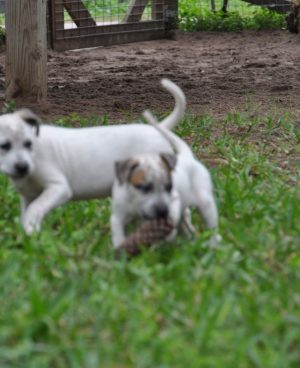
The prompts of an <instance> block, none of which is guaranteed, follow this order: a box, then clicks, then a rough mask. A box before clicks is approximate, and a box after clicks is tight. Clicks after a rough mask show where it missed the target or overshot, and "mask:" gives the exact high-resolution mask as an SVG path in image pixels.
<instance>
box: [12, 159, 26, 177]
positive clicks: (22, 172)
mask: <svg viewBox="0 0 300 368" xmlns="http://www.w3.org/2000/svg"><path fill="white" fill-rule="evenodd" d="M28 173H29V165H28V164H27V163H26V162H17V163H16V164H15V175H14V176H15V177H16V178H23V177H24V176H26V175H27V174H28Z"/></svg>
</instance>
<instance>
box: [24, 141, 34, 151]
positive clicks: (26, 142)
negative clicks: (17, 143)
mask: <svg viewBox="0 0 300 368" xmlns="http://www.w3.org/2000/svg"><path fill="white" fill-rule="evenodd" d="M24 147H25V148H27V149H31V148H32V142H31V141H25V142H24Z"/></svg>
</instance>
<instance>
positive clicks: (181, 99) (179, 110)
mask: <svg viewBox="0 0 300 368" xmlns="http://www.w3.org/2000/svg"><path fill="white" fill-rule="evenodd" d="M161 84H162V86H163V87H164V88H165V89H166V90H167V91H168V92H170V93H171V94H172V96H173V97H174V99H175V107H174V109H173V111H172V112H171V114H170V115H169V116H167V117H166V118H165V119H164V120H163V121H162V122H161V123H160V124H159V125H160V126H161V127H163V128H165V129H169V130H172V129H174V128H175V127H176V125H177V124H178V123H179V121H180V120H181V119H182V118H183V116H184V113H185V108H186V99H185V95H184V93H183V92H182V90H181V89H180V88H179V87H178V86H177V85H176V84H175V83H173V82H171V81H170V80H169V79H162V80H161Z"/></svg>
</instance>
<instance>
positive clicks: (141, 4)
mask: <svg viewBox="0 0 300 368" xmlns="http://www.w3.org/2000/svg"><path fill="white" fill-rule="evenodd" d="M147 3H148V0H131V1H130V3H129V5H128V8H127V12H126V15H125V17H124V19H123V22H124V23H132V22H139V21H140V20H141V19H142V15H143V12H144V10H145V7H146V5H147Z"/></svg>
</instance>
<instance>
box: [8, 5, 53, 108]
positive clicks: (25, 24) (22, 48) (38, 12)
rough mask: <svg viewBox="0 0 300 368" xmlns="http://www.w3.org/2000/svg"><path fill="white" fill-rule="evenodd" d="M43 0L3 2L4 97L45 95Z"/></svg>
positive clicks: (38, 96)
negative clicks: (4, 9) (4, 7)
mask: <svg viewBox="0 0 300 368" xmlns="http://www.w3.org/2000/svg"><path fill="white" fill-rule="evenodd" d="M46 8H47V0H39V1H36V0H14V1H7V2H6V16H5V26H6V40H7V41H6V98H7V99H8V100H10V99H12V98H17V97H19V98H20V99H24V100H25V99H30V100H34V101H45V100H46V98H47V22H46Z"/></svg>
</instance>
